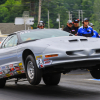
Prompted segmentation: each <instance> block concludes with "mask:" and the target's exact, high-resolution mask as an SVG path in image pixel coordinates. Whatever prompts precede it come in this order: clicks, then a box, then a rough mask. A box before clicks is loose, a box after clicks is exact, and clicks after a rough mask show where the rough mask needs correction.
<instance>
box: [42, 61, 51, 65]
mask: <svg viewBox="0 0 100 100" xmlns="http://www.w3.org/2000/svg"><path fill="white" fill-rule="evenodd" d="M51 64H52V60H48V61H44V65H51Z"/></svg>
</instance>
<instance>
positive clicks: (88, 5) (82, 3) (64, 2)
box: [0, 0, 100, 32]
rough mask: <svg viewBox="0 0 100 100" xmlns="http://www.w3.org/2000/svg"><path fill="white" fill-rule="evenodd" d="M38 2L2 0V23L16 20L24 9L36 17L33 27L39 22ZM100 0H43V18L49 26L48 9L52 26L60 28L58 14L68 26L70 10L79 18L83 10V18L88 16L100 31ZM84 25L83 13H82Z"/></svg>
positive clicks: (0, 11)
mask: <svg viewBox="0 0 100 100" xmlns="http://www.w3.org/2000/svg"><path fill="white" fill-rule="evenodd" d="M38 2H39V0H0V23H11V22H14V19H15V17H22V13H23V11H29V12H30V16H33V17H34V18H35V24H34V25H33V28H36V27H37V22H38ZM99 8H100V1H99V0H42V10H41V20H43V21H44V22H45V27H46V28H47V27H48V10H49V12H50V13H49V15H50V28H58V22H56V19H57V18H58V14H60V17H61V25H64V26H66V23H67V20H68V19H69V14H68V11H70V13H71V14H72V19H73V20H74V19H76V18H79V12H78V11H79V10H82V12H83V18H85V17H88V18H89V20H90V22H92V23H93V24H94V25H95V26H94V29H95V30H97V31H98V32H99V29H100V28H99V25H100V11H99V10H100V9H99ZM80 21H81V25H82V15H81V14H80Z"/></svg>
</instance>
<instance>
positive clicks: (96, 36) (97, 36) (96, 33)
mask: <svg viewBox="0 0 100 100" xmlns="http://www.w3.org/2000/svg"><path fill="white" fill-rule="evenodd" d="M89 26H91V27H92V28H93V26H94V25H93V24H92V23H89ZM92 37H94V38H100V36H99V34H98V32H97V31H95V30H93V36H92Z"/></svg>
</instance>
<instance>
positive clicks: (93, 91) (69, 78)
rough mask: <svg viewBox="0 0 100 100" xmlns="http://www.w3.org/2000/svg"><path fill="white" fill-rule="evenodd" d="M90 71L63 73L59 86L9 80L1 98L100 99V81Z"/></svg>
mask: <svg viewBox="0 0 100 100" xmlns="http://www.w3.org/2000/svg"><path fill="white" fill-rule="evenodd" d="M92 79H93V78H92V77H91V75H90V73H89V72H88V71H80V70H77V71H73V72H71V73H69V74H66V75H62V78H61V82H60V83H59V85H58V86H46V85H45V84H44V83H43V81H42V82H41V83H40V85H38V86H31V85H30V84H29V83H28V82H27V81H24V82H23V80H20V81H19V82H18V84H17V85H15V83H14V82H12V81H11V82H7V84H6V87H5V88H4V89H0V100H100V81H97V80H92Z"/></svg>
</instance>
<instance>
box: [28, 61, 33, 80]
mask: <svg viewBox="0 0 100 100" xmlns="http://www.w3.org/2000/svg"><path fill="white" fill-rule="evenodd" d="M27 72H28V76H29V78H30V79H34V66H33V62H32V61H29V62H28V63H27Z"/></svg>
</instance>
